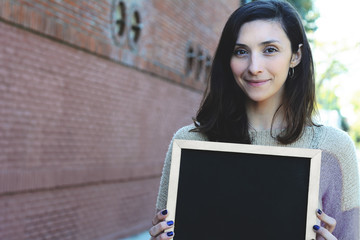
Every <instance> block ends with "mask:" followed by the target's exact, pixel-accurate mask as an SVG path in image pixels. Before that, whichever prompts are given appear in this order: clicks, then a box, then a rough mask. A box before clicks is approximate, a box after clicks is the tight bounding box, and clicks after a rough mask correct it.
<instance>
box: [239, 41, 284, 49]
mask: <svg viewBox="0 0 360 240" xmlns="http://www.w3.org/2000/svg"><path fill="white" fill-rule="evenodd" d="M271 43H280V41H278V40H267V41H264V42H261V43H260V44H259V45H260V46H263V45H267V44H271ZM235 46H240V47H247V45H246V44H243V43H235Z"/></svg>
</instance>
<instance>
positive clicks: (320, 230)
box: [313, 225, 337, 240]
mask: <svg viewBox="0 0 360 240" xmlns="http://www.w3.org/2000/svg"><path fill="white" fill-rule="evenodd" d="M313 229H314V231H315V232H316V233H317V234H319V235H321V236H323V237H324V238H325V239H326V240H337V238H336V237H335V236H334V235H332V234H331V233H330V232H329V230H327V229H326V228H323V227H320V226H318V225H314V226H313Z"/></svg>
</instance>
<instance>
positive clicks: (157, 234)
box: [149, 209, 174, 240]
mask: <svg viewBox="0 0 360 240" xmlns="http://www.w3.org/2000/svg"><path fill="white" fill-rule="evenodd" d="M167 216H168V211H167V210H166V209H165V210H162V211H159V212H158V213H156V215H155V217H154V218H153V220H152V225H153V227H152V228H150V230H149V234H150V236H151V238H150V240H163V239H172V238H173V237H174V232H172V231H171V232H164V230H166V229H169V228H172V227H173V225H174V222H173V221H171V220H170V221H165V219H166V217H167Z"/></svg>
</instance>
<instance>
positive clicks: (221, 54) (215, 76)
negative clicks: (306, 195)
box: [192, 0, 316, 144]
mask: <svg viewBox="0 0 360 240" xmlns="http://www.w3.org/2000/svg"><path fill="white" fill-rule="evenodd" d="M254 20H272V21H276V22H279V23H280V24H281V26H282V28H283V30H284V31H285V33H286V35H287V37H288V38H289V40H290V42H291V50H292V52H293V53H296V52H297V51H298V49H299V44H302V48H301V51H302V52H301V53H302V58H301V62H300V63H299V64H298V65H297V66H296V67H295V68H294V70H295V73H294V76H292V77H291V78H290V77H288V79H287V80H286V82H285V91H284V98H283V102H282V105H281V108H282V111H283V112H284V118H285V122H286V124H287V127H286V129H285V130H283V131H282V132H281V133H280V134H279V135H277V136H275V138H276V139H277V141H278V142H280V143H282V144H290V143H293V142H295V141H296V140H297V139H298V138H299V137H300V136H301V135H302V133H303V131H304V128H305V126H309V125H310V126H311V125H316V124H314V122H313V121H312V114H313V112H314V111H315V106H316V102H315V83H314V70H313V69H314V66H313V60H312V54H311V50H310V46H309V42H308V40H307V37H306V34H305V31H304V27H303V25H302V22H301V18H300V16H299V14H298V13H297V12H296V10H295V9H294V7H292V6H291V5H290V4H289V3H287V2H284V1H272V0H271V1H255V2H251V3H248V4H245V5H244V6H242V7H240V8H238V9H237V10H236V11H235V12H234V13H233V14H232V15H231V16H230V17H229V19H228V21H227V22H226V24H225V27H224V29H223V32H222V35H221V38H220V41H219V44H218V47H217V50H216V53H215V56H214V60H213V64H212V69H211V74H210V77H209V81H208V85H207V88H206V90H205V93H204V97H203V100H202V102H201V106H200V108H199V110H198V112H197V115H196V117H195V118H194V119H193V120H194V124H195V126H196V127H195V129H193V130H192V131H197V132H201V133H203V134H205V135H206V136H207V137H208V138H209V140H210V141H220V142H236V143H251V139H250V135H249V122H248V117H247V114H246V109H245V102H246V98H247V97H246V95H245V93H244V92H243V91H242V90H241V88H240V87H239V86H238V84H237V83H236V81H235V79H234V76H233V73H232V71H231V68H230V60H231V58H232V55H233V51H234V47H235V43H236V40H237V38H238V34H239V31H240V28H241V26H242V25H243V24H244V23H247V22H250V21H254ZM278 110H279V109H278ZM277 112H278V111H277ZM277 112H276V113H277ZM276 113H275V114H274V116H273V120H274V118H275V115H276ZM271 132H272V128H271Z"/></svg>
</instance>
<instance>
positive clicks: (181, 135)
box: [173, 124, 207, 141]
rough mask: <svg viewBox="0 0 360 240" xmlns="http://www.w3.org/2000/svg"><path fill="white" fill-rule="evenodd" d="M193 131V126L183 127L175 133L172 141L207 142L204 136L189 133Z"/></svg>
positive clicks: (197, 133)
mask: <svg viewBox="0 0 360 240" xmlns="http://www.w3.org/2000/svg"><path fill="white" fill-rule="evenodd" d="M193 129H195V125H194V124H190V125H187V126H184V127H182V128H180V129H179V130H177V131H176V133H175V134H174V137H173V139H183V140H198V141H207V137H206V136H205V135H204V134H202V133H200V132H194V131H191V130H193Z"/></svg>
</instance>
